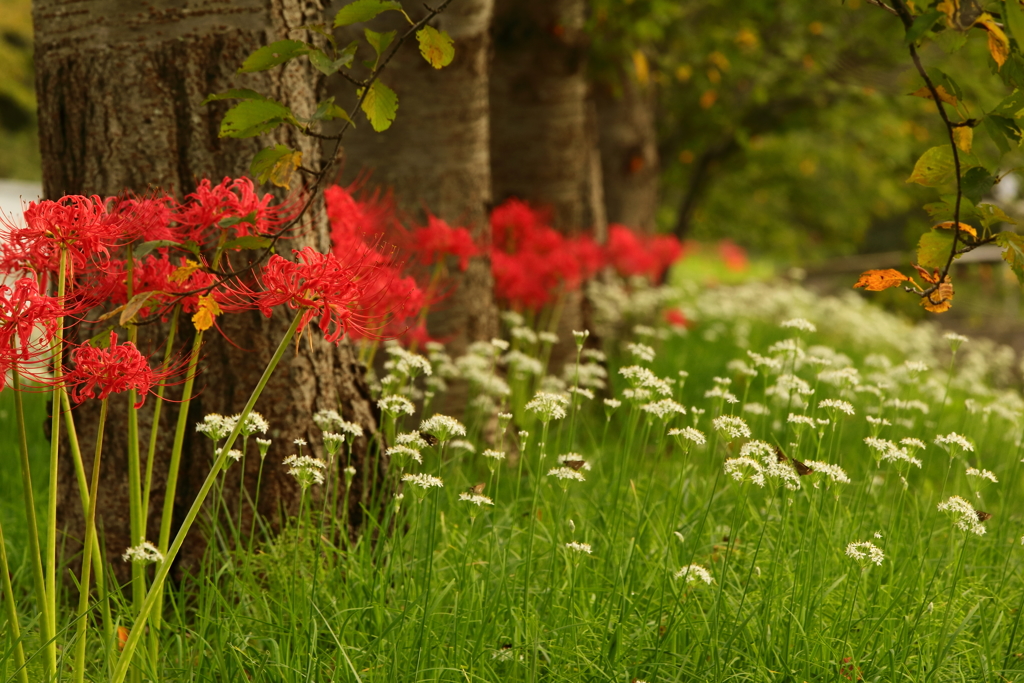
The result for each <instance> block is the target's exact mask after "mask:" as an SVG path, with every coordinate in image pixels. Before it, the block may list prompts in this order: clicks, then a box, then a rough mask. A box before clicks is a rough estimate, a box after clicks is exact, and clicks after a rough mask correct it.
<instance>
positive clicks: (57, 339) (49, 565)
mask: <svg viewBox="0 0 1024 683" xmlns="http://www.w3.org/2000/svg"><path fill="white" fill-rule="evenodd" d="M58 268H59V270H58V272H57V299H58V301H61V300H63V299H64V295H65V294H66V290H67V277H68V274H67V268H68V254H67V249H61V251H60V264H59V265H58ZM50 349H51V352H52V354H53V394H52V397H53V398H52V401H51V409H50V482H49V489H48V493H47V500H46V558H45V566H46V602H45V603H44V606H43V610H44V611H45V612H46V621H45V622H43V626H44V627H45V628H46V629H47V631H46V640H47V643H46V660H47V661H46V666H47V667H48V668H47V672H48V675H49V676H50V677H51V678H52V677H53V676H55V675H56V673H57V469H58V462H59V461H58V456H59V455H60V413H61V411H60V395H61V393H62V392H63V391H64V386H63V383H62V381H61V380H62V378H63V376H64V316H60V317H58V318H57V330H56V332H55V333H54V335H53V341H52V342H51V344H50Z"/></svg>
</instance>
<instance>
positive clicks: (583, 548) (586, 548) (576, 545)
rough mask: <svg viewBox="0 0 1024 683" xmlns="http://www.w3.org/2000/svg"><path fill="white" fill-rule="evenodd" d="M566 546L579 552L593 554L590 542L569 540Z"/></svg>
mask: <svg viewBox="0 0 1024 683" xmlns="http://www.w3.org/2000/svg"><path fill="white" fill-rule="evenodd" d="M565 547H566V548H568V549H569V550H573V551H575V552H578V553H585V554H587V555H590V554H591V547H590V544H589V543H580V542H578V541H569V542H568V543H566V544H565Z"/></svg>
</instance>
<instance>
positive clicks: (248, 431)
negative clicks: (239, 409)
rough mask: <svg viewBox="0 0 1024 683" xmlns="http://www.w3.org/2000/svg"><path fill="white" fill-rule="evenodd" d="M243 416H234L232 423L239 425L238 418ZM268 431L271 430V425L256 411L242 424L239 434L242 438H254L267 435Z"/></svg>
mask: <svg viewBox="0 0 1024 683" xmlns="http://www.w3.org/2000/svg"><path fill="white" fill-rule="evenodd" d="M241 416H242V415H241V413H239V414H238V415H232V416H231V418H230V420H231V421H232V423H237V422H238V418H240V417H241ZM268 429H270V424H269V423H268V422H267V421H266V420H265V419H264V418H263V416H262V415H260V414H259V413H257V412H256V411H255V410H254V411H252V412H251V413H249V415H248V416H246V418H245V422H243V423H242V428H241V429H240V430H239V433H240V434H241V435H242V436H252V435H253V434H266V433H267V430H268Z"/></svg>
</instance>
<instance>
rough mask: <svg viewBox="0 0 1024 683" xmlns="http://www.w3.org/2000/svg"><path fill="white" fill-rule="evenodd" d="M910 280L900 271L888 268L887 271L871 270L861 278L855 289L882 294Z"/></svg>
mask: <svg viewBox="0 0 1024 683" xmlns="http://www.w3.org/2000/svg"><path fill="white" fill-rule="evenodd" d="M909 279H910V278H909V277H907V276H906V275H904V274H903V273H901V272H900V271H898V270H894V269H892V268H886V269H885V270H869V271H867V272H866V273H864V274H863V275H861V276H860V279H859V280H857V284H855V285H854V286H853V288H854V289H858V288H864V289H865V290H866V291H868V292H881V291H882V290H884V289H889V288H890V287H898V286H899V285H900V283H902V282H906V281H907V280H909Z"/></svg>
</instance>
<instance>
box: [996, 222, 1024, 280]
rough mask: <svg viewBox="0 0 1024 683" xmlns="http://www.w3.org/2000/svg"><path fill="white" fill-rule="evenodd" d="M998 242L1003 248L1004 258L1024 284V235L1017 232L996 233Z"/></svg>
mask: <svg viewBox="0 0 1024 683" xmlns="http://www.w3.org/2000/svg"><path fill="white" fill-rule="evenodd" d="M996 244H998V245H999V246H1001V247H1002V248H1003V260H1004V261H1006V262H1007V263H1009V264H1010V268H1011V269H1012V270H1013V272H1014V273H1015V274H1016V275H1017V280H1019V281H1020V283H1021V284H1024V237H1021V236H1020V235H1018V234H1017V233H1015V232H1001V233H999V234H998V235H996Z"/></svg>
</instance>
